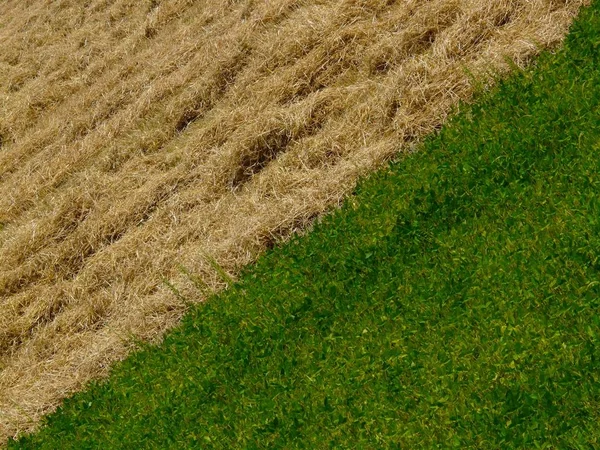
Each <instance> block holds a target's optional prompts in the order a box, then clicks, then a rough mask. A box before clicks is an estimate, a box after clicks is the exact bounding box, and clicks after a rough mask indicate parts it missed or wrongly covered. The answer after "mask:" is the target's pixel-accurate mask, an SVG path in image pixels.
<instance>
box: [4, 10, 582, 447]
mask: <svg viewBox="0 0 600 450" xmlns="http://www.w3.org/2000/svg"><path fill="white" fill-rule="evenodd" d="M585 3H586V1H585V0H572V1H570V0H490V1H476V0H461V1H459V0H429V1H425V0H398V1H393V0H388V1H384V0H380V1H377V0H337V1H318V0H270V1H266V0H241V1H233V0H229V1H224V0H204V1H192V0H163V1H160V0H148V1H133V0H87V1H85V2H82V1H76V0H61V1H56V2H49V1H42V0H29V1H26V2H23V1H20V0H19V1H17V0H5V1H3V2H0V42H2V46H0V102H1V105H2V107H1V108H0V308H1V314H0V441H5V440H6V439H7V438H8V437H10V436H15V435H17V434H19V433H22V432H27V431H31V430H32V429H34V427H35V426H36V423H37V422H38V421H39V419H40V417H41V416H42V415H44V414H46V413H48V412H50V411H52V410H53V409H54V408H56V406H57V405H58V404H59V402H60V401H61V400H62V399H63V398H64V397H66V396H68V395H70V394H72V393H73V392H75V391H77V390H78V389H81V388H82V386H84V384H85V383H86V382H88V381H89V380H91V379H94V378H98V377H101V376H105V375H106V374H107V373H108V371H109V369H110V367H111V365H112V364H113V363H114V362H115V361H117V360H120V359H122V358H123V357H125V356H126V355H127V353H128V351H130V350H131V348H132V341H133V339H132V338H133V337H135V338H136V339H144V340H159V339H160V337H161V335H162V334H163V333H164V332H165V330H167V329H169V328H171V327H172V326H174V325H175V324H177V322H178V320H179V319H180V318H181V316H182V314H183V313H184V311H185V304H184V302H183V301H182V300H181V299H180V298H178V297H177V296H175V295H173V293H172V292H171V290H170V289H169V288H167V287H166V283H165V280H167V281H168V284H170V285H173V286H175V287H176V288H177V289H178V290H179V291H180V292H181V294H182V295H183V296H185V297H186V298H188V299H190V300H193V301H202V300H203V298H204V297H205V294H204V292H203V291H202V290H199V289H197V288H196V286H197V285H198V282H197V279H196V277H197V278H199V279H201V280H202V283H206V285H208V287H209V288H210V289H212V290H214V289H219V288H221V287H223V285H224V283H223V281H222V280H221V278H220V277H219V276H218V274H217V273H216V272H215V270H214V268H213V264H211V260H213V259H214V261H217V262H218V264H219V265H220V266H221V267H223V269H224V270H226V271H227V272H228V273H230V274H233V275H234V274H236V273H237V272H238V271H239V270H240V269H241V268H242V267H243V266H245V265H247V264H248V263H250V262H252V261H254V260H255V259H256V257H257V256H258V255H259V254H260V253H261V252H262V251H263V250H264V249H265V248H267V247H269V246H272V245H273V244H274V243H275V242H277V241H279V240H281V239H285V238H286V237H288V236H290V235H291V234H292V233H294V232H296V231H299V230H303V229H306V227H307V226H308V225H309V224H310V223H311V221H312V220H313V219H314V218H315V217H317V216H319V215H320V214H322V213H324V212H325V211H327V210H329V209H331V208H332V207H334V206H336V205H339V204H340V202H341V201H342V199H343V198H344V196H345V195H346V194H348V193H349V192H350V191H351V190H352V188H353V187H354V186H355V183H356V181H357V179H358V177H360V176H361V175H363V174H365V173H367V172H369V171H371V170H373V169H374V168H376V167H378V166H380V165H381V164H382V163H383V162H385V161H387V160H389V159H390V158H392V157H393V156H394V155H397V154H399V153H401V152H404V151H408V150H410V149H411V148H412V147H413V146H414V144H415V142H418V140H419V139H421V138H422V137H423V136H424V135H425V134H427V133H429V132H431V131H433V130H435V129H437V128H439V126H440V125H441V124H442V123H443V122H444V120H445V119H446V117H447V115H448V114H449V113H451V112H452V110H453V109H455V108H456V106H457V104H458V102H459V101H466V100H468V99H469V97H470V96H471V94H472V93H473V89H474V86H473V84H474V80H478V81H477V82H483V83H484V84H485V83H486V82H489V81H490V80H491V77H492V76H494V75H496V74H498V73H502V72H505V71H508V70H509V69H510V67H511V65H512V64H513V63H516V64H517V65H519V66H523V65H525V64H526V63H527V62H528V61H529V60H530V59H531V58H532V56H534V55H536V54H537V53H539V51H540V50H541V49H544V48H548V47H551V46H554V45H556V44H557V43H559V42H560V41H561V39H562V38H563V37H564V35H565V34H566V32H567V30H568V27H569V25H570V23H571V21H572V19H573V17H574V16H575V15H576V14H577V12H578V10H579V8H580V7H581V6H582V5H584V4H585ZM189 274H195V275H194V276H189Z"/></svg>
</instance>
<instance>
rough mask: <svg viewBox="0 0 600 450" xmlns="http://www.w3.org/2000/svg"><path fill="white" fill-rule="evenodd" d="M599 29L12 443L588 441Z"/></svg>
mask: <svg viewBox="0 0 600 450" xmlns="http://www.w3.org/2000/svg"><path fill="white" fill-rule="evenodd" d="M598 30H600V3H598V2H596V3H595V5H594V6H593V7H591V8H590V9H588V10H586V11H585V12H584V13H583V15H582V18H581V19H580V20H579V21H578V23H577V25H576V26H575V28H574V30H573V31H572V34H571V36H570V39H569V41H568V44H567V47H566V49H565V50H564V51H562V52H560V53H559V54H558V55H554V56H548V55H546V56H545V57H543V58H542V59H541V60H540V62H539V63H538V67H537V68H535V69H533V70H531V71H529V72H527V73H524V74H521V75H519V76H517V77H516V78H514V79H512V80H511V81H508V82H504V83H501V85H500V87H499V88H498V89H497V90H495V92H494V94H493V95H488V96H486V98H483V99H482V100H481V102H480V103H479V104H478V106H474V107H473V108H472V109H471V110H470V111H468V112H464V113H462V114H461V115H460V116H459V117H458V118H457V119H456V120H454V121H453V122H452V123H451V124H450V125H449V126H447V127H446V128H445V129H444V130H443V131H442V132H441V133H440V135H439V136H436V137H433V138H431V139H430V140H429V141H428V142H427V143H426V144H425V145H424V148H423V149H422V150H421V151H420V152H419V153H417V154H414V155H412V156H410V157H407V158H405V159H403V160H402V161H399V162H397V163H395V164H394V165H393V166H392V167H391V168H390V169H389V170H385V171H382V172H380V173H379V174H377V175H374V176H372V177H371V178H370V179H368V180H366V181H364V182H363V183H362V185H361V187H360V189H359V192H358V193H357V195H356V197H355V198H353V199H352V200H349V201H348V203H347V204H346V206H345V207H344V208H343V209H342V210H341V211H339V212H337V213H335V214H333V215H332V216H330V217H328V218H327V219H326V220H324V223H321V224H319V225H317V226H316V228H315V230H314V232H313V233H311V234H309V235H308V236H307V237H304V238H301V239H295V240H293V241H292V242H291V243H289V244H287V245H285V246H283V247H282V248H278V249H276V250H274V251H273V252H271V253H270V254H269V255H267V256H266V257H265V258H262V259H261V261H260V262H259V263H258V264H257V266H256V267H254V268H252V269H250V270H249V271H248V272H247V273H246V274H245V275H244V277H243V281H242V283H241V284H240V285H239V286H238V287H236V288H235V289H232V290H230V291H229V292H227V293H225V294H223V295H220V296H219V297H218V298H215V299H213V300H211V301H210V302H209V303H208V304H206V305H204V306H201V307H198V308H197V309H195V310H194V311H192V313H191V314H190V315H189V316H188V317H187V318H186V320H185V322H184V324H183V326H182V327H181V328H180V329H178V330H177V331H176V332H174V333H172V334H170V336H169V337H168V338H167V339H166V341H165V343H164V344H163V345H162V346H161V347H160V348H147V349H145V350H144V351H141V352H139V353H137V354H135V355H134V356H133V357H132V358H130V359H128V360H127V361H126V362H125V363H123V364H121V365H119V367H118V368H117V369H116V370H115V373H114V375H113V376H112V378H111V379H110V381H109V382H108V383H104V384H101V385H95V386H93V387H92V388H91V389H90V390H89V391H88V392H86V393H83V394H80V395H77V396H75V398H73V399H71V400H69V401H67V403H66V405H65V406H64V408H62V409H61V410H60V411H59V412H58V413H57V414H55V415H53V416H51V417H50V419H49V421H48V425H47V426H46V427H45V428H44V429H43V430H42V431H41V432H40V433H38V434H36V435H34V436H30V437H26V438H23V439H22V440H20V441H19V442H18V443H14V442H13V443H11V444H10V447H11V448H48V449H55V448H150V447H155V448H191V447H194V446H198V447H205V448H263V447H286V448H295V447H299V448H327V447H340V448H351V447H352V448H381V447H394V446H398V447H403V448H420V447H426V448H430V447H435V446H439V447H443V448H446V447H469V446H477V447H481V448H517V447H519V448H536V447H542V448H546V447H548V448H550V447H553V448H594V447H600V347H599V345H600V340H599V339H600V259H599V255H600V33H599V32H598Z"/></svg>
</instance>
